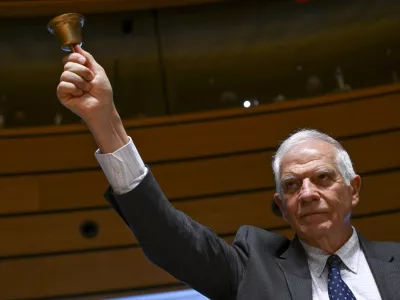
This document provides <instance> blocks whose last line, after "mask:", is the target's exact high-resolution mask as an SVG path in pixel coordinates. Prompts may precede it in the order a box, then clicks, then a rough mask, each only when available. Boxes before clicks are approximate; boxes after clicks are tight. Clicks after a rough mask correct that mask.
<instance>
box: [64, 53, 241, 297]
mask: <svg viewBox="0 0 400 300" xmlns="http://www.w3.org/2000/svg"><path fill="white" fill-rule="evenodd" d="M64 63H65V65H64V72H63V74H62V76H61V82H60V84H59V87H58V89H57V95H58V98H59V99H60V101H61V103H62V104H63V105H64V106H66V107H67V108H68V109H70V110H71V111H72V112H74V113H75V114H77V115H78V116H80V117H81V118H82V119H83V120H84V121H85V122H86V123H87V125H88V127H89V129H90V131H91V132H92V134H93V136H94V139H95V141H96V143H97V144H98V147H99V150H98V152H96V157H97V158H98V160H99V163H100V165H101V166H102V168H103V170H104V172H105V174H106V176H107V178H108V180H109V182H110V184H111V187H110V189H109V190H108V191H107V192H106V198H107V200H108V201H109V202H110V203H111V204H112V206H113V207H114V209H115V210H116V211H117V212H118V213H119V215H120V216H121V217H122V218H123V219H124V221H125V222H126V223H127V225H128V226H129V227H130V228H131V230H132V231H133V233H134V234H135V236H136V238H137V239H138V241H139V243H140V245H141V247H142V249H143V251H144V253H145V254H146V256H147V257H148V259H149V260H150V261H151V262H153V263H154V264H156V265H158V266H159V267H161V268H163V269H164V270H166V271H167V272H169V273H170V274H171V275H173V276H175V277H176V278H177V279H179V280H181V281H182V282H185V283H187V284H188V285H190V286H192V287H193V288H194V289H196V290H198V291H199V292H201V293H203V294H204V295H205V296H207V297H209V298H211V299H233V298H234V297H235V294H236V292H237V287H238V283H239V281H240V277H241V274H242V273H243V272H242V270H243V268H244V265H245V262H246V258H247V248H246V230H242V231H239V233H238V236H237V241H236V242H235V244H234V246H230V245H228V244H227V243H226V242H225V241H224V240H222V239H220V238H219V237H218V236H217V235H216V234H215V233H214V232H213V231H212V230H211V229H209V228H207V227H205V226H203V225H201V224H199V223H197V222H195V221H194V220H192V219H191V218H190V217H189V216H187V215H186V214H184V213H182V212H180V211H178V210H176V209H175V208H174V207H173V206H172V205H171V204H170V202H169V201H168V199H167V198H166V197H165V195H164V194H163V192H162V190H161V188H160V187H159V186H158V184H157V182H156V180H155V179H154V177H153V175H152V173H151V171H150V170H149V169H148V168H147V167H146V166H145V165H144V164H143V161H142V160H141V158H140V156H139V154H138V152H137V149H136V148H135V145H134V144H133V142H132V140H131V139H130V138H129V137H128V135H127V133H126V131H125V129H124V127H123V124H122V121H121V119H120V117H119V115H118V113H117V110H116V108H115V106H114V103H113V95H112V88H111V85H110V82H109V80H108V78H107V75H106V73H105V72H104V69H103V68H102V67H101V66H100V65H99V64H98V63H97V62H96V61H95V60H94V58H93V57H92V56H91V55H90V54H89V53H87V52H86V51H84V50H83V49H81V48H80V47H76V53H73V54H71V55H69V56H68V57H66V59H65V60H64ZM113 161H114V162H113ZM114 166H116V167H114Z"/></svg>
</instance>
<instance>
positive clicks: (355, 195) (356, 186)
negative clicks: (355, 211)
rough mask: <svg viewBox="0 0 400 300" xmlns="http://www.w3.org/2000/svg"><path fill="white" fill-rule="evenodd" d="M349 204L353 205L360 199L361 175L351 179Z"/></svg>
mask: <svg viewBox="0 0 400 300" xmlns="http://www.w3.org/2000/svg"><path fill="white" fill-rule="evenodd" d="M350 186H351V196H352V197H351V205H352V206H353V207H355V206H356V205H357V204H358V202H359V201H360V190H361V177H360V176H359V175H356V177H354V178H353V179H352V180H351V181H350Z"/></svg>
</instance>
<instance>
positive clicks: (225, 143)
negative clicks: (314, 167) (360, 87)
mask: <svg viewBox="0 0 400 300" xmlns="http://www.w3.org/2000/svg"><path fill="white" fill-rule="evenodd" d="M356 94H357V93H356ZM350 95H351V93H349V95H348V98H349V99H351V96H350ZM337 97H338V96H337ZM398 98H399V94H390V95H380V96H379V95H378V96H375V97H372V98H365V99H361V100H357V101H356V100H354V99H353V100H351V101H349V102H347V101H343V100H342V99H341V98H335V99H336V100H337V101H333V102H329V101H328V100H327V103H326V104H324V103H320V102H321V101H320V99H318V98H317V99H314V101H311V102H309V101H306V102H304V105H303V106H302V105H299V104H298V103H296V102H300V101H291V102H287V103H283V104H284V105H274V104H271V105H269V106H268V105H266V106H265V108H264V107H260V109H258V108H257V109H255V110H249V111H248V112H249V113H248V114H245V115H243V113H240V114H239V115H238V116H237V117H235V115H234V114H233V113H232V115H231V117H229V118H225V117H224V115H225V113H224V112H223V111H221V112H220V117H218V114H217V115H215V118H214V119H210V120H208V115H209V114H208V113H205V114H203V119H195V120H193V122H190V121H184V122H182V123H177V124H169V123H168V122H167V123H165V124H164V125H162V124H156V123H157V118H154V119H153V120H154V122H155V123H154V124H155V125H156V126H152V125H151V123H149V125H146V126H147V127H143V128H141V127H140V126H139V127H138V126H137V125H136V126H135V125H134V124H135V123H132V125H129V123H127V128H128V133H129V134H130V135H131V136H132V137H133V139H134V141H135V144H136V145H137V147H138V149H139V151H140V153H141V155H142V156H143V158H144V159H145V160H146V162H148V163H152V162H158V161H167V160H176V159H184V158H193V157H201V156H207V155H216V154H224V153H233V152H240V151H251V150H255V149H264V148H274V147H276V146H277V144H278V143H279V141H281V140H283V139H284V138H285V137H287V135H288V134H289V133H292V132H293V131H294V130H295V129H297V128H301V127H308V128H316V129H319V130H322V131H325V132H327V133H329V134H332V135H334V136H335V137H337V136H339V137H343V136H351V135H359V134H365V133H372V132H376V131H381V130H388V129H393V128H398V127H399V126H400V120H399V118H398V116H397V113H396V112H397V111H398V110H399V108H400V107H399V106H400V101H398ZM302 101H303V100H302ZM274 107H275V109H274ZM278 108H279V109H278ZM264 110H265V113H264ZM236 111H237V112H239V111H241V110H233V112H236ZM211 115H214V114H211ZM332 117H334V118H335V119H332ZM170 118H171V120H174V119H176V120H180V119H179V118H182V117H179V116H175V117H174V116H173V117H170ZM193 119H194V117H193ZM171 120H170V122H171ZM188 120H190V118H189V119H188ZM329 120H330V121H329ZM337 120H340V122H339V121H337ZM129 128H131V129H129ZM17 132H20V131H17ZM58 132H59V131H58V129H56V128H55V129H54V134H55V135H54V136H53V135H51V136H43V135H39V136H36V137H35V136H34V135H33V133H32V134H29V135H27V136H25V137H21V138H18V135H17V134H16V135H14V137H13V138H11V137H12V136H13V135H11V136H10V138H7V135H2V138H1V139H0V155H1V156H2V157H3V158H4V164H2V166H0V173H3V174H10V173H26V172H40V171H49V170H70V169H81V168H95V167H97V162H96V160H95V158H94V155H93V153H94V151H95V150H96V149H97V148H96V146H95V144H94V142H93V139H92V137H91V136H90V134H89V133H88V132H87V131H84V132H83V133H79V134H71V135H68V134H66V133H65V132H64V133H63V134H60V135H58V134H57V133H58ZM47 134H51V131H49V132H48V133H47ZM32 145H35V147H34V148H32ZM26 149H31V152H33V153H31V152H28V153H27V152H26ZM160 149H162V151H160ZM32 155H33V156H34V157H35V159H32ZM16 157H18V160H16V159H15V158H16Z"/></svg>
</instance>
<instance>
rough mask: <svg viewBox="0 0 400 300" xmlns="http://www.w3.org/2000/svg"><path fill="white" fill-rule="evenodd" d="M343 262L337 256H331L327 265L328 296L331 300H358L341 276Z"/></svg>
mask: <svg viewBox="0 0 400 300" xmlns="http://www.w3.org/2000/svg"><path fill="white" fill-rule="evenodd" d="M341 263H342V260H341V259H340V257H339V256H337V255H331V256H330V257H329V258H328V261H327V264H328V267H329V273H328V294H329V299H330V300H356V297H354V295H353V293H352V292H351V290H350V289H349V287H348V286H347V284H346V283H345V282H344V281H343V279H342V276H340V264H341Z"/></svg>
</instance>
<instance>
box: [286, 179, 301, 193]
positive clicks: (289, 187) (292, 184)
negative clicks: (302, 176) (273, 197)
mask: <svg viewBox="0 0 400 300" xmlns="http://www.w3.org/2000/svg"><path fill="white" fill-rule="evenodd" d="M298 185H299V184H298V182H297V181H296V180H288V181H285V182H284V184H283V186H284V188H285V190H286V191H295V190H296V189H297V187H298Z"/></svg>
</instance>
